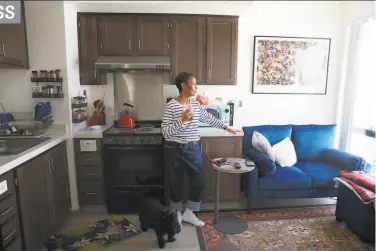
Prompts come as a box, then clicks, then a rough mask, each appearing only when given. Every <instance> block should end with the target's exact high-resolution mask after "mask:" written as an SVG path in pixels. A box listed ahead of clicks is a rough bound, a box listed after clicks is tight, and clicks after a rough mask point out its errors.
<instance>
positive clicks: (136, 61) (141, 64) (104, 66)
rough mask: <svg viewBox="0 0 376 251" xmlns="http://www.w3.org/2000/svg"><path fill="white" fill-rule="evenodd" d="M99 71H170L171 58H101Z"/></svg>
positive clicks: (98, 65)
mask: <svg viewBox="0 0 376 251" xmlns="http://www.w3.org/2000/svg"><path fill="white" fill-rule="evenodd" d="M95 68H96V69H97V70H107V71H122V72H130V71H145V70H146V71H170V69H171V62H170V57H169V56H100V57H99V58H98V60H97V62H95Z"/></svg>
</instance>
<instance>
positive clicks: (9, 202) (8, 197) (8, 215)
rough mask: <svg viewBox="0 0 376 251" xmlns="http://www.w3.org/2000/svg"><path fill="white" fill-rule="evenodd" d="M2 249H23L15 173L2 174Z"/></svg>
mask: <svg viewBox="0 0 376 251" xmlns="http://www.w3.org/2000/svg"><path fill="white" fill-rule="evenodd" d="M0 184H1V185H0V187H1V189H0V190H1V191H0V250H4V251H20V250H22V243H21V232H20V224H19V216H18V206H17V196H16V189H15V183H14V173H13V171H9V172H7V173H5V174H2V175H1V176H0Z"/></svg>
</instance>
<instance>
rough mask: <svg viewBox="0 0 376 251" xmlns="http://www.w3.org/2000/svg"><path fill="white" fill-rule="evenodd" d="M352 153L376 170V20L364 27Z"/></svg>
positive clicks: (359, 49)
mask: <svg viewBox="0 0 376 251" xmlns="http://www.w3.org/2000/svg"><path fill="white" fill-rule="evenodd" d="M356 57H357V58H356V59H355V72H356V73H355V78H354V81H355V83H354V84H355V85H354V86H355V90H354V91H355V93H354V97H355V98H354V103H353V108H352V115H351V122H350V125H351V129H350V135H349V136H350V139H349V143H350V145H349V151H350V152H352V153H354V154H357V155H359V156H362V157H363V158H365V159H366V160H367V161H368V162H369V163H371V164H372V163H374V165H375V167H376V137H375V132H376V20H375V19H372V20H369V21H367V22H364V23H363V24H361V25H360V29H359V33H358V45H357V56H356Z"/></svg>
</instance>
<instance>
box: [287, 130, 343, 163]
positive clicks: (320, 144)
mask: <svg viewBox="0 0 376 251" xmlns="http://www.w3.org/2000/svg"><path fill="white" fill-rule="evenodd" d="M335 130H336V125H293V126H292V135H291V140H292V142H293V144H294V146H295V151H296V156H297V158H298V161H306V160H315V159H316V158H317V156H318V154H319V153H320V151H321V150H323V149H325V148H332V147H334V143H335V142H334V141H335Z"/></svg>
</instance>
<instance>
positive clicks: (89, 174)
mask: <svg viewBox="0 0 376 251" xmlns="http://www.w3.org/2000/svg"><path fill="white" fill-rule="evenodd" d="M84 175H85V176H94V173H84Z"/></svg>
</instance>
